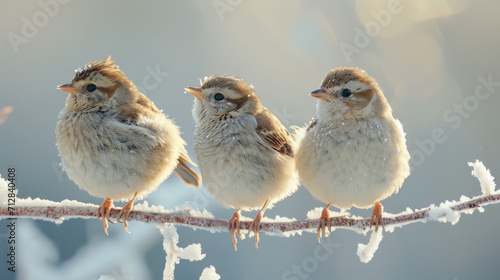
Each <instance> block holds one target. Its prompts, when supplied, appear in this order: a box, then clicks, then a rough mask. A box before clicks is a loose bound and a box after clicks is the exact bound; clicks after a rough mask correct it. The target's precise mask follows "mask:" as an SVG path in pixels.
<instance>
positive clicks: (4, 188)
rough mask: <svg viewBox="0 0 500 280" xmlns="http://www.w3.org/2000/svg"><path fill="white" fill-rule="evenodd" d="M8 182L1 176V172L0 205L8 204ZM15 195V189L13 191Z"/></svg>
mask: <svg viewBox="0 0 500 280" xmlns="http://www.w3.org/2000/svg"><path fill="white" fill-rule="evenodd" d="M8 188H9V182H7V181H6V180H5V179H4V178H2V174H0V197H1V200H0V205H1V206H7V204H8V192H9V190H8ZM14 192H15V193H16V195H17V189H16V190H15V191H14Z"/></svg>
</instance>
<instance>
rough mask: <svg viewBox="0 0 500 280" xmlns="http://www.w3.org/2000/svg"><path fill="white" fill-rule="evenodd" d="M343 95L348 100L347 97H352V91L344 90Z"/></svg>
mask: <svg viewBox="0 0 500 280" xmlns="http://www.w3.org/2000/svg"><path fill="white" fill-rule="evenodd" d="M341 94H342V96H343V97H346V98H347V97H349V96H351V94H352V92H351V90H350V89H348V88H346V89H344V90H343V91H342V93H341Z"/></svg>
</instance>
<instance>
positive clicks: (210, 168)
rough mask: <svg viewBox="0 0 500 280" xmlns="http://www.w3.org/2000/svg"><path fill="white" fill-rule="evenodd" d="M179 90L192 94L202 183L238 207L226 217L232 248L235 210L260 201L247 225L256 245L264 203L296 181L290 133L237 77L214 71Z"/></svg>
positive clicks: (268, 204) (289, 191)
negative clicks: (195, 86)
mask: <svg viewBox="0 0 500 280" xmlns="http://www.w3.org/2000/svg"><path fill="white" fill-rule="evenodd" d="M185 90H186V91H187V92H189V93H190V94H192V95H193V96H194V97H196V98H195V101H194V107H193V118H194V120H195V122H196V132H195V136H194V151H195V153H196V156H197V158H198V163H199V164H200V170H201V174H202V176H203V182H204V185H205V187H206V188H207V190H208V191H209V192H210V193H211V194H212V196H213V197H214V198H215V199H216V200H217V201H219V202H220V203H221V204H223V205H225V206H228V207H232V208H236V209H238V210H237V211H236V212H235V213H234V215H233V217H232V218H231V220H230V223H229V231H230V233H231V235H232V236H233V244H234V248H235V250H236V249H237V247H236V236H235V232H238V235H239V236H240V238H241V234H240V212H241V210H254V209H258V208H260V207H262V208H261V210H260V212H259V214H257V217H256V218H255V220H254V221H253V222H252V223H251V225H250V228H249V232H250V231H253V232H254V233H255V246H256V247H257V246H258V242H259V235H258V234H259V232H258V231H259V229H260V220H261V218H262V215H263V214H264V211H265V210H266V208H267V207H271V206H272V205H273V204H274V203H275V202H277V201H280V200H282V199H283V198H285V197H287V196H289V195H290V194H292V193H293V192H294V191H295V190H296V189H297V187H298V178H297V174H296V172H295V168H294V159H293V157H294V147H293V141H292V140H293V139H292V137H291V135H290V133H289V132H288V130H287V129H286V128H285V127H284V126H283V125H282V124H281V122H280V121H279V120H278V118H277V117H276V116H274V115H273V113H271V112H270V111H269V110H267V109H266V108H265V107H264V106H262V103H261V101H260V98H259V96H258V95H257V93H256V92H255V90H254V88H253V87H252V86H251V85H250V84H248V83H246V82H245V81H243V80H242V79H240V78H237V77H234V76H229V75H214V76H212V77H209V78H207V79H205V81H204V82H203V83H202V85H201V88H194V87H187V88H185Z"/></svg>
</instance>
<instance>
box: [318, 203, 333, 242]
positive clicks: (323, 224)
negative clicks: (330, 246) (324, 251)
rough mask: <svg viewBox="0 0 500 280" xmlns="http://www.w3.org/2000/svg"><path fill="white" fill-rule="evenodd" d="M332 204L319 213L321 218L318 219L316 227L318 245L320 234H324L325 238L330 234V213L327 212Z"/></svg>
mask: <svg viewBox="0 0 500 280" xmlns="http://www.w3.org/2000/svg"><path fill="white" fill-rule="evenodd" d="M331 205H332V203H328V205H327V206H326V207H325V208H324V209H323V211H321V217H320V218H319V225H318V243H320V242H321V236H322V234H321V232H322V231H323V232H324V235H325V236H328V235H329V234H330V233H331V232H332V220H331V219H330V211H329V210H328V209H329V208H330V206H331Z"/></svg>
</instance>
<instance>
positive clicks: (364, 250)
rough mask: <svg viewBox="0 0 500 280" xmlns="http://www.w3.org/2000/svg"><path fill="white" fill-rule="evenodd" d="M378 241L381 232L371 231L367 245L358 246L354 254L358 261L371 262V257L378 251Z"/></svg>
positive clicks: (380, 238)
mask: <svg viewBox="0 0 500 280" xmlns="http://www.w3.org/2000/svg"><path fill="white" fill-rule="evenodd" d="M380 241H382V230H380V231H378V232H376V231H372V235H371V236H370V241H369V242H368V244H366V245H364V244H358V251H357V253H356V254H357V255H358V257H359V260H360V261H361V262H364V263H367V262H369V261H371V260H372V258H373V255H374V254H375V252H376V251H377V249H378V245H379V244H380Z"/></svg>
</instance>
